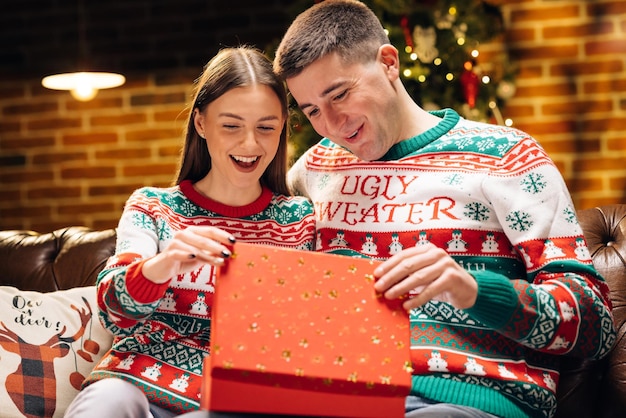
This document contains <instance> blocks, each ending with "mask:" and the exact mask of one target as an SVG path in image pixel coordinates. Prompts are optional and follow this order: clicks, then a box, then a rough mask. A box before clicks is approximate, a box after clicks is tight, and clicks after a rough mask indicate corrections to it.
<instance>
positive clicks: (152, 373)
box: [84, 181, 315, 413]
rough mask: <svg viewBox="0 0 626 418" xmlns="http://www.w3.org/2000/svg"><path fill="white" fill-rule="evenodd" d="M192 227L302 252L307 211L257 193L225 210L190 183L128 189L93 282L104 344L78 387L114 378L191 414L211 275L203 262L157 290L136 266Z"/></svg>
mask: <svg viewBox="0 0 626 418" xmlns="http://www.w3.org/2000/svg"><path fill="white" fill-rule="evenodd" d="M191 225H210V226H215V227H219V228H222V229H224V230H226V231H228V232H230V233H231V234H232V235H233V236H235V238H236V239H237V241H239V242H254V243H262V244H265V245H275V246H281V247H288V248H295V249H302V250H312V249H313V245H314V237H315V220H314V216H313V207H312V205H311V202H310V201H309V200H307V199H305V198H302V197H288V196H283V195H278V194H274V193H272V192H271V191H270V190H268V189H266V188H264V189H263V192H262V194H261V196H260V197H259V199H257V201H255V202H253V203H251V204H250V205H247V206H243V207H229V206H226V205H222V204H220V203H218V202H215V201H212V200H209V199H207V198H206V197H204V196H202V195H200V194H199V193H197V192H196V191H195V189H194V188H193V186H192V184H191V182H189V181H184V182H182V183H181V184H180V186H176V187H171V188H149V187H146V188H142V189H139V190H137V191H135V192H134V193H133V194H132V195H131V196H130V198H129V199H128V201H127V202H126V205H125V207H124V212H123V214H122V216H121V218H120V221H119V226H118V229H117V244H116V252H115V255H114V256H112V257H111V258H110V259H109V260H108V262H107V265H106V266H105V268H104V269H103V271H102V272H101V273H100V275H99V276H98V282H97V289H98V306H99V314H100V320H101V322H102V323H103V324H104V326H105V327H106V328H107V329H108V330H110V331H111V332H112V333H113V335H114V336H115V338H114V342H113V347H112V349H111V350H110V351H109V352H108V353H107V354H106V355H105V356H104V357H103V358H102V360H101V362H100V363H99V364H98V365H97V366H96V367H95V368H94V370H93V372H92V373H91V374H90V375H89V376H88V378H87V379H86V381H85V383H84V385H89V384H90V383H92V382H94V381H96V380H99V379H103V378H107V377H117V378H121V379H124V380H127V381H130V382H131V383H133V384H135V385H136V386H138V387H140V388H141V389H142V390H143V391H144V393H146V395H147V397H148V399H149V401H150V402H152V403H154V404H156V405H159V406H161V407H163V408H165V409H169V410H172V411H174V412H177V413H182V412H185V411H190V410H195V409H198V407H199V405H200V403H199V402H200V390H201V383H202V379H201V376H202V362H203V359H204V357H205V356H206V355H208V354H209V352H208V351H209V339H210V336H211V305H212V297H213V292H214V290H215V285H216V280H215V279H216V271H215V270H216V269H215V268H214V267H212V266H210V265H208V264H206V265H203V266H202V267H201V268H199V269H198V270H197V271H192V272H190V273H185V274H181V275H178V276H177V277H173V278H172V279H171V280H170V282H169V283H164V284H162V285H159V284H155V283H152V282H150V281H148V280H147V279H146V278H145V277H144V276H143V275H142V274H141V266H142V265H143V262H144V260H146V259H147V258H149V257H151V256H153V255H155V254H157V253H158V252H160V251H161V250H163V249H164V248H165V247H166V246H167V245H168V244H169V242H170V240H171V239H172V237H173V236H174V233H175V232H176V231H178V230H182V229H184V228H186V227H188V226H191ZM235 245H236V244H235Z"/></svg>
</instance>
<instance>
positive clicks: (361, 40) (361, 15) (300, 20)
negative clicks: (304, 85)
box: [274, 0, 389, 79]
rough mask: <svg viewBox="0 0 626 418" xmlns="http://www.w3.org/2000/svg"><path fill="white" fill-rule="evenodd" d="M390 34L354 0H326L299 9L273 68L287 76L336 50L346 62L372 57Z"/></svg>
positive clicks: (367, 59)
mask: <svg viewBox="0 0 626 418" xmlns="http://www.w3.org/2000/svg"><path fill="white" fill-rule="evenodd" d="M388 43H389V38H388V37H387V33H386V32H385V30H384V29H383V27H382V25H381V23H380V20H379V19H378V17H377V16H376V15H375V14H374V12H372V11H371V10H370V9H369V8H368V7H367V6H366V5H365V4H363V3H361V2H360V1H356V0H326V1H322V2H320V3H318V4H315V5H314V6H312V7H310V8H309V9H307V10H305V11H304V12H302V13H301V14H300V15H298V16H297V17H296V19H295V20H294V21H293V23H292V24H291V26H290V27H289V29H287V32H286V33H285V36H284V37H283V39H282V41H281V42H280V45H279V46H278V49H277V50H276V58H275V59H274V72H275V73H276V74H277V75H279V76H280V77H282V78H283V79H288V78H290V77H294V76H296V75H298V74H299V73H300V72H301V71H302V70H303V69H304V68H305V67H307V66H308V65H310V64H311V63H313V62H314V61H316V60H318V59H320V58H322V57H324V56H326V55H328V54H330V53H332V52H337V53H338V54H339V56H340V57H341V58H342V59H344V60H345V61H346V62H348V63H350V62H367V61H370V60H373V59H375V57H376V54H377V52H378V49H379V47H380V46H381V45H384V44H388Z"/></svg>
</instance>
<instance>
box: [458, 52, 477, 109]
mask: <svg viewBox="0 0 626 418" xmlns="http://www.w3.org/2000/svg"><path fill="white" fill-rule="evenodd" d="M463 68H464V70H463V73H462V74H461V77H460V81H461V87H462V88H463V96H465V101H466V102H467V104H468V105H469V107H470V109H473V108H474V107H475V106H476V97H477V96H478V85H479V84H480V80H479V79H478V75H476V73H475V72H474V71H472V69H473V68H474V64H473V63H472V62H471V61H467V62H466V63H465V64H464V65H463Z"/></svg>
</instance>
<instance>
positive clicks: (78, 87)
mask: <svg viewBox="0 0 626 418" xmlns="http://www.w3.org/2000/svg"><path fill="white" fill-rule="evenodd" d="M125 82H126V78H125V77H124V76H123V75H121V74H116V73H104V72H75V73H64V74H55V75H49V76H47V77H44V78H43V80H41V84H42V85H43V86H44V87H46V88H49V89H53V90H69V91H70V93H71V94H72V96H73V97H74V98H75V99H77V100H81V101H87V100H91V99H93V98H94V97H95V96H96V94H98V90H102V89H110V88H113V87H119V86H121V85H122V84H124V83H125Z"/></svg>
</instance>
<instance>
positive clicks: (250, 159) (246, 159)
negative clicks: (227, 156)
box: [231, 155, 259, 163]
mask: <svg viewBox="0 0 626 418" xmlns="http://www.w3.org/2000/svg"><path fill="white" fill-rule="evenodd" d="M231 158H232V159H233V160H235V161H237V162H239V163H253V162H255V161H256V160H258V159H259V157H258V156H257V157H241V156H238V155H231Z"/></svg>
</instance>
